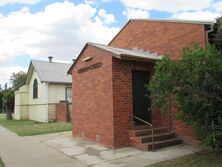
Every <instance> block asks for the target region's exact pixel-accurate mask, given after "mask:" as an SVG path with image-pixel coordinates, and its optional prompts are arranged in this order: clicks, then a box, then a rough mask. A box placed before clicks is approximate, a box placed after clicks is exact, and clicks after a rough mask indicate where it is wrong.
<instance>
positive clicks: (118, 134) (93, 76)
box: [72, 21, 205, 148]
mask: <svg viewBox="0 0 222 167" xmlns="http://www.w3.org/2000/svg"><path fill="white" fill-rule="evenodd" d="M193 41H196V42H198V43H199V44H200V45H202V46H205V32H204V25H196V24H182V23H158V22H142V21H138V22H134V21H133V22H130V23H129V24H128V25H127V26H126V27H125V28H124V29H123V31H122V32H121V33H120V34H119V35H118V36H117V37H116V38H115V39H114V40H113V41H112V42H111V45H112V46H116V47H121V48H128V49H132V48H135V47H137V48H138V49H144V50H149V51H151V52H158V54H171V55H172V56H171V57H172V58H174V59H178V58H180V55H181V53H182V48H183V47H185V46H191V43H192V42H193ZM88 56H92V57H93V59H92V60H91V61H88V62H84V61H83V59H84V58H86V57H88ZM97 62H101V63H103V65H102V66H101V67H100V68H97V69H93V70H89V71H86V72H83V73H78V72H77V71H78V70H79V69H81V68H83V67H88V66H89V65H92V64H94V63H97ZM132 70H141V71H152V70H153V65H152V64H151V63H144V62H136V61H128V60H119V59H115V58H112V57H111V56H110V55H107V54H106V53H105V52H102V51H100V50H98V49H96V48H94V47H92V46H87V47H86V48H85V49H84V51H83V52H82V54H81V56H80V57H79V58H78V59H77V62H76V63H75V66H74V68H73V71H72V76H73V82H72V86H73V89H72V90H73V99H75V100H73V135H74V136H78V137H83V138H87V139H89V140H92V141H96V136H99V137H100V139H99V142H100V143H102V144H104V145H106V146H109V147H112V148H117V147H122V146H127V145H128V144H129V136H128V130H129V129H131V128H132V126H133V125H132V121H131V118H130V113H132V82H131V71H132ZM172 112H173V111H172ZM152 116H153V123H154V125H155V126H168V125H169V124H168V122H169V119H168V118H167V117H166V116H164V115H162V114H160V112H159V111H158V110H153V111H152ZM173 130H175V131H176V133H177V134H179V135H180V136H183V137H184V138H185V139H186V140H187V141H192V140H193V133H192V128H190V127H189V126H187V125H186V124H184V123H183V122H182V121H179V120H175V119H174V120H173Z"/></svg>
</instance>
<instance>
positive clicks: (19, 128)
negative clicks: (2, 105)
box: [0, 118, 72, 136]
mask: <svg viewBox="0 0 222 167" xmlns="http://www.w3.org/2000/svg"><path fill="white" fill-rule="evenodd" d="M0 125H2V126H4V127H5V128H7V129H9V130H11V131H13V132H15V133H17V134H18V135H19V136H30V135H39V134H46V133H54V132H63V131H69V130H71V129H72V128H71V123H61V122H52V123H48V124H47V123H40V122H35V121H30V120H12V121H8V120H6V119H5V118H0Z"/></svg>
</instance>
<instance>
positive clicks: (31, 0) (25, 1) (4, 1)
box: [0, 0, 41, 5]
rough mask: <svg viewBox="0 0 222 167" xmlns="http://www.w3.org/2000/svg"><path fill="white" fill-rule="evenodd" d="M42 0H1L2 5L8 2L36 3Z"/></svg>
mask: <svg viewBox="0 0 222 167" xmlns="http://www.w3.org/2000/svg"><path fill="white" fill-rule="evenodd" d="M40 1H41V0H1V1H0V5H5V4H8V3H23V4H35V3H37V2H40Z"/></svg>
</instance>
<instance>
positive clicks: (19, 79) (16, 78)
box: [10, 71, 26, 89]
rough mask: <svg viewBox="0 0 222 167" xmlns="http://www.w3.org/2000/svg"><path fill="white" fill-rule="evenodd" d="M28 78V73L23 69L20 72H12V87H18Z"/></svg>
mask: <svg viewBox="0 0 222 167" xmlns="http://www.w3.org/2000/svg"><path fill="white" fill-rule="evenodd" d="M25 79H26V73H25V72H23V71H20V72H18V73H12V75H11V77H10V81H11V83H12V88H14V89H15V88H18V87H19V86H21V85H22V84H24V82H25Z"/></svg>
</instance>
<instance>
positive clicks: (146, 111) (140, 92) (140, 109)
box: [132, 71, 151, 125]
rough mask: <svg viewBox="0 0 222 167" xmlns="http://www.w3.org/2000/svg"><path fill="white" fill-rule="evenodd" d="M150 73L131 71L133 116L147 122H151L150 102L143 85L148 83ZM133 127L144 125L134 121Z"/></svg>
mask: <svg viewBox="0 0 222 167" xmlns="http://www.w3.org/2000/svg"><path fill="white" fill-rule="evenodd" d="M149 80H150V73H149V72H145V71H132V88H133V115H135V116H136V117H139V118H141V119H143V120H145V121H147V122H151V112H150V100H149V98H148V91H147V89H146V88H145V85H146V84H148V83H149ZM134 122H135V125H143V124H144V123H143V122H141V121H138V120H136V119H134Z"/></svg>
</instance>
